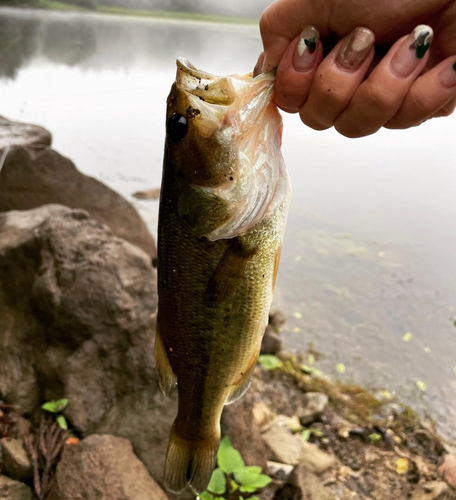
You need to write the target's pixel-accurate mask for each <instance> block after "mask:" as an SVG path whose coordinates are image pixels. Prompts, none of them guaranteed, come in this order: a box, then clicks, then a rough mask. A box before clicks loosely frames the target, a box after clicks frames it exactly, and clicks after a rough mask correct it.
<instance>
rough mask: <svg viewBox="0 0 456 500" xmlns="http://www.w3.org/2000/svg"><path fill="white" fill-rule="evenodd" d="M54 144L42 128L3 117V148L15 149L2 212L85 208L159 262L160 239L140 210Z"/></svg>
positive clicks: (0, 196)
mask: <svg viewBox="0 0 456 500" xmlns="http://www.w3.org/2000/svg"><path fill="white" fill-rule="evenodd" d="M50 141H51V139H50V134H49V132H47V131H46V130H44V129H42V128H40V127H36V126H35V125H26V124H22V123H14V122H9V121H8V120H5V119H4V118H0V149H1V148H2V146H3V148H5V146H6V145H7V144H8V143H9V144H10V145H11V146H12V147H11V148H10V149H9V150H8V154H7V155H6V159H5V162H4V165H3V168H2V169H1V170H0V212H7V211H9V210H29V209H32V208H37V207H40V206H42V205H47V204H51V203H55V204H61V205H65V206H68V207H71V208H81V209H83V210H87V211H88V212H89V213H90V215H91V216H92V217H94V218H95V219H97V220H98V221H99V222H102V223H103V224H106V225H107V226H109V227H110V228H111V230H112V232H113V233H114V234H115V235H117V236H119V237H120V238H123V239H125V240H127V241H129V242H131V243H133V244H134V245H137V246H138V247H139V248H142V249H143V250H144V251H145V252H146V253H147V254H148V255H149V256H150V257H152V258H155V257H156V255H157V249H156V246H155V242H154V239H153V237H152V236H151V234H150V233H149V231H148V229H147V226H146V224H145V223H144V221H143V220H142V219H141V217H140V216H139V214H138V213H137V212H136V210H135V209H134V207H133V206H132V205H131V204H130V203H129V202H128V201H127V200H125V199H124V198H122V196H120V195H119V194H118V193H116V192H115V191H113V190H112V189H110V188H108V187H107V186H105V185H104V184H103V183H101V182H99V181H97V180H96V179H94V178H92V177H89V176H87V175H84V174H82V173H81V172H79V170H78V169H77V168H76V167H75V165H74V163H73V162H72V161H71V160H69V159H68V158H65V157H64V156H62V155H60V154H59V153H57V152H56V151H54V150H53V149H51V148H49V147H47V146H48V145H50ZM1 158H2V152H1V151H0V159H1Z"/></svg>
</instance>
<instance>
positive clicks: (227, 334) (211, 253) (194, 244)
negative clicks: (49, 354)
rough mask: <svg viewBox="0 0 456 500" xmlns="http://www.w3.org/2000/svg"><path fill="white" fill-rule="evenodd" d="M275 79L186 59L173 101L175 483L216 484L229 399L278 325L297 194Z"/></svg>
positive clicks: (164, 206) (165, 225)
mask: <svg viewBox="0 0 456 500" xmlns="http://www.w3.org/2000/svg"><path fill="white" fill-rule="evenodd" d="M273 81H274V76H273V75H271V74H266V75H259V76H257V77H256V78H252V76H251V74H248V75H245V76H239V75H233V76H230V77H215V76H212V75H210V74H208V73H205V72H203V71H199V70H197V69H196V68H195V67H194V66H192V65H191V64H190V63H189V62H188V61H186V60H184V59H178V61H177V77H176V81H175V83H174V85H173V86H172V89H171V93H170V95H169V97H168V101H167V113H166V141H165V155H164V166H163V180H162V188H161V195H160V212H159V224H158V294H159V305H158V315H157V334H156V340H155V358H156V366H157V371H158V375H159V379H160V385H161V388H162V390H163V392H164V393H165V394H167V395H169V394H170V393H171V392H172V390H173V389H174V387H175V386H177V391H178V396H179V408H178V414H177V417H176V420H175V421H174V424H173V426H172V429H171V435H170V440H169V445H168V451H167V456H166V462H165V472H164V480H165V484H166V485H167V487H168V488H169V489H170V490H173V491H181V490H183V489H184V488H185V487H186V486H187V485H190V486H191V487H192V488H193V489H195V490H196V491H198V492H202V491H204V490H205V489H206V487H207V485H208V483H209V480H210V477H211V473H212V471H213V469H214V466H215V461H216V454H217V449H218V445H219V440H220V416H221V413H222V410H223V406H224V405H225V404H228V403H231V402H233V401H235V400H236V399H238V398H239V397H241V396H242V394H243V393H244V392H245V391H246V390H247V388H248V386H249V384H250V379H251V376H252V373H253V371H254V369H255V365H256V363H257V359H258V355H259V352H260V348H261V340H262V337H263V334H264V330H265V328H266V325H267V323H268V312H269V308H270V305H271V300H272V293H273V288H274V283H275V277H276V273H277V268H278V265H279V259H280V249H281V245H282V239H283V233H284V230H285V224H286V218H287V212H288V205H289V198H290V191H291V188H290V181H289V177H288V173H287V171H286V168H285V165H284V162H283V159H282V155H281V152H280V144H281V131H282V120H281V117H280V114H279V112H278V110H277V108H276V107H275V105H274V104H273V103H272V96H273Z"/></svg>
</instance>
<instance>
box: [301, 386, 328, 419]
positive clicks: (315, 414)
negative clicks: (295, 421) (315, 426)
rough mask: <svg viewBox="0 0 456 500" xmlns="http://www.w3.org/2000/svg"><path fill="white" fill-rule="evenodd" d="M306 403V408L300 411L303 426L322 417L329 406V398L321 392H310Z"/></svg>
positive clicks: (306, 397) (306, 396)
mask: <svg viewBox="0 0 456 500" xmlns="http://www.w3.org/2000/svg"><path fill="white" fill-rule="evenodd" d="M304 401H305V406H304V407H303V408H301V409H300V410H299V412H298V417H299V420H300V421H301V424H302V425H308V424H311V423H312V422H315V421H316V420H318V419H319V418H320V417H321V415H322V413H323V411H324V410H325V408H326V406H327V405H328V396H327V395H326V394H322V393H321V392H308V393H307V394H306V395H305V399H304Z"/></svg>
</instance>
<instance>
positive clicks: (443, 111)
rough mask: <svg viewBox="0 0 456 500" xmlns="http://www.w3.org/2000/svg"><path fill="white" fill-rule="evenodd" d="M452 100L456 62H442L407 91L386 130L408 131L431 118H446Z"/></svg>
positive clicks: (455, 81) (454, 92) (452, 59)
mask: <svg viewBox="0 0 456 500" xmlns="http://www.w3.org/2000/svg"><path fill="white" fill-rule="evenodd" d="M455 98H456V58H455V57H450V58H448V59H446V60H445V61H442V62H441V63H440V64H439V65H437V66H435V67H434V68H432V69H431V70H429V71H428V72H427V73H424V75H422V76H420V77H419V78H418V79H417V80H416V81H415V83H414V84H413V85H412V86H411V87H410V90H409V92H408V94H407V95H406V97H405V99H404V102H403V103H402V106H401V107H400V109H399V111H398V112H397V113H396V114H395V115H394V117H393V118H392V119H391V120H389V121H388V122H387V123H386V124H385V127H386V128H408V127H413V126H415V125H419V124H420V123H422V122H424V121H425V120H427V119H428V118H430V117H432V116H448V115H449V114H451V113H452V112H453V111H454V105H455Z"/></svg>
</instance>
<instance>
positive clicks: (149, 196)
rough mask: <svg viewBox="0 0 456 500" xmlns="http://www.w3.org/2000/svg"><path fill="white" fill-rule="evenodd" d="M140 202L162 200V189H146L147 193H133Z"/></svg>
mask: <svg viewBox="0 0 456 500" xmlns="http://www.w3.org/2000/svg"><path fill="white" fill-rule="evenodd" d="M132 196H134V197H135V198H137V199H138V200H158V198H160V188H158V187H157V188H151V189H146V190H145V191H136V193H133V195H132Z"/></svg>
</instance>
